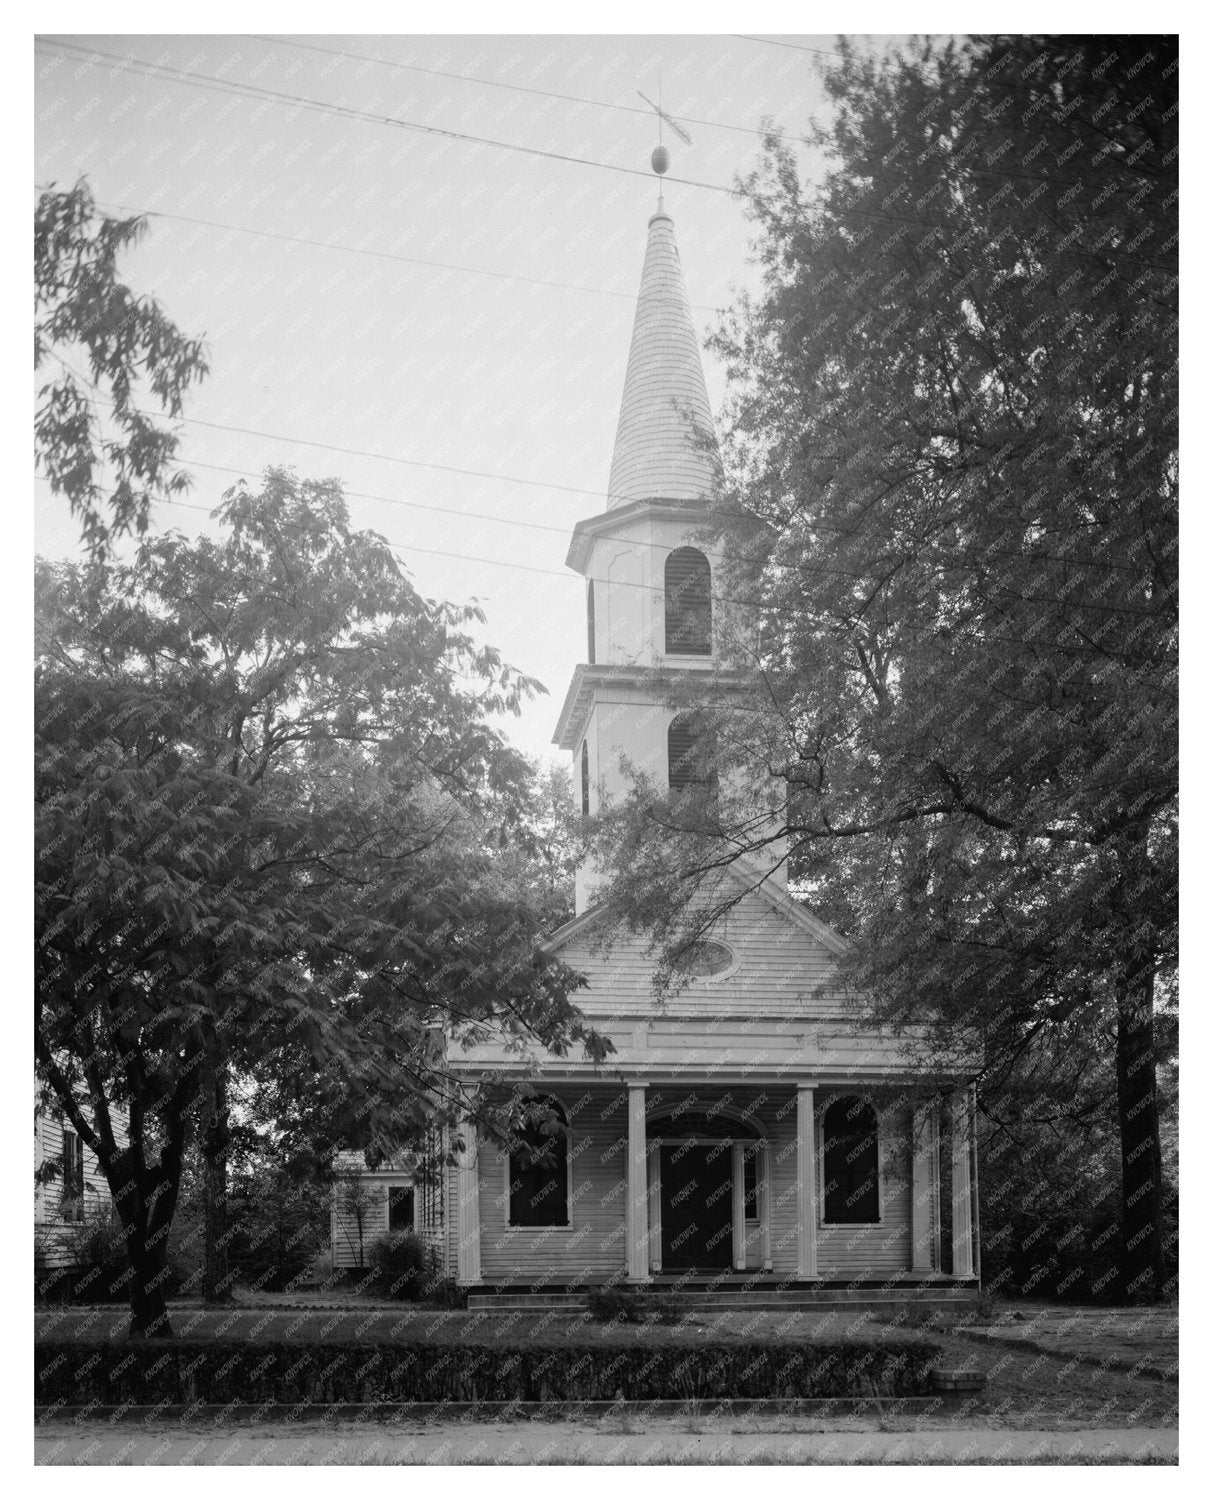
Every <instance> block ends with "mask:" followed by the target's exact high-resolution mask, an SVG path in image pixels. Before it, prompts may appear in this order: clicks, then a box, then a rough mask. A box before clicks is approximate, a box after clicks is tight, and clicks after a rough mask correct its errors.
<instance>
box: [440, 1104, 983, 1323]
mask: <svg viewBox="0 0 1213 1500" xmlns="http://www.w3.org/2000/svg"><path fill="white" fill-rule="evenodd" d="M544 1092H545V1095H547V1096H548V1097H550V1098H551V1099H552V1100H553V1103H554V1105H555V1106H557V1107H558V1108H559V1109H560V1111H561V1113H562V1114H563V1115H564V1116H565V1118H566V1120H567V1126H566V1132H565V1140H564V1153H565V1154H564V1157H563V1158H562V1165H561V1168H560V1171H561V1172H562V1173H564V1174H567V1175H565V1176H564V1177H563V1180H561V1181H555V1180H550V1181H548V1182H547V1183H546V1185H545V1186H544V1187H543V1189H542V1192H541V1193H540V1195H539V1196H540V1197H543V1196H544V1195H548V1202H549V1203H550V1204H551V1205H553V1206H554V1212H551V1213H550V1214H549V1215H548V1217H547V1218H546V1219H545V1218H544V1217H543V1216H542V1214H540V1215H539V1216H538V1217H537V1216H535V1215H533V1214H532V1215H527V1214H525V1213H522V1212H520V1210H519V1205H518V1202H517V1201H516V1200H517V1189H518V1180H517V1177H516V1173H515V1170H514V1167H515V1166H516V1163H514V1164H512V1161H511V1158H510V1156H509V1154H508V1153H507V1152H505V1151H504V1150H502V1149H500V1148H498V1147H496V1146H494V1145H491V1144H489V1143H487V1142H478V1141H477V1140H476V1139H475V1135H474V1132H472V1131H471V1130H470V1128H465V1131H464V1148H465V1149H464V1152H463V1156H462V1159H461V1163H460V1166H459V1168H458V1169H457V1170H456V1172H455V1176H456V1188H457V1191H456V1194H455V1207H456V1214H455V1216H454V1217H455V1221H456V1222H455V1224H454V1225H453V1226H452V1228H453V1230H454V1233H455V1236H456V1247H457V1255H456V1261H457V1274H458V1280H459V1282H460V1284H461V1285H463V1286H465V1287H467V1288H468V1289H469V1290H474V1292H475V1294H476V1296H477V1298H478V1302H477V1304H476V1305H481V1304H480V1301H479V1299H481V1298H484V1299H488V1298H492V1299H494V1302H495V1305H501V1303H500V1301H499V1300H498V1299H500V1298H503V1297H509V1298H516V1297H526V1298H528V1299H533V1298H543V1299H546V1298H548V1297H561V1298H579V1297H581V1296H584V1293H585V1290H586V1289H587V1288H588V1287H591V1286H594V1285H607V1284H616V1285H618V1284H628V1285H631V1286H634V1287H637V1288H642V1287H649V1288H652V1289H654V1290H658V1289H661V1290H675V1291H680V1292H684V1293H685V1294H686V1295H688V1296H691V1295H693V1296H696V1297H703V1296H712V1297H729V1298H736V1297H752V1296H761V1297H764V1298H767V1299H770V1298H772V1297H777V1298H780V1299H783V1300H784V1301H786V1300H787V1299H789V1298H790V1297H793V1296H796V1297H801V1296H804V1297H809V1296H812V1297H820V1298H824V1299H826V1300H827V1301H834V1300H837V1301H846V1300H848V1298H850V1299H851V1300H855V1298H856V1297H858V1298H859V1299H860V1300H864V1301H870V1300H871V1299H872V1297H873V1296H874V1295H875V1289H876V1288H877V1287H879V1289H880V1291H879V1296H880V1297H881V1298H884V1299H891V1300H897V1301H904V1300H909V1299H914V1298H919V1297H922V1296H925V1295H927V1294H931V1295H932V1296H935V1295H938V1294H940V1293H947V1294H948V1296H949V1298H950V1296H951V1294H952V1293H963V1294H965V1295H971V1294H972V1292H973V1291H974V1290H976V1288H977V1286H978V1281H979V1275H980V1271H979V1263H978V1257H977V1234H976V1223H975V1212H974V1200H975V1191H974V1189H975V1181H974V1171H973V1165H974V1163H973V1134H972V1113H971V1110H972V1102H971V1098H970V1095H969V1091H968V1090H967V1089H957V1090H954V1091H953V1092H952V1094H951V1098H950V1100H948V1101H947V1103H946V1105H945V1109H944V1111H943V1114H944V1115H945V1116H946V1129H945V1130H941V1111H940V1109H939V1105H938V1098H937V1097H935V1098H931V1099H928V1098H926V1097H925V1096H920V1095H917V1094H914V1093H912V1092H910V1091H898V1090H896V1089H892V1088H890V1086H889V1081H888V1079H887V1078H883V1079H869V1080H850V1081H848V1082H846V1083H843V1082H841V1081H838V1080H833V1079H829V1080H821V1081H818V1080H813V1081H812V1082H809V1081H804V1082H800V1081H797V1082H795V1083H791V1084H789V1083H788V1082H787V1081H786V1080H781V1081H780V1082H779V1083H778V1084H776V1083H775V1082H774V1081H771V1082H770V1083H768V1085H767V1086H765V1087H763V1086H757V1085H754V1084H752V1083H749V1084H746V1085H742V1084H734V1085H733V1086H731V1087H721V1086H719V1085H716V1086H714V1087H707V1086H705V1085H703V1084H701V1085H700V1086H699V1087H698V1088H686V1087H683V1088H674V1087H672V1086H671V1085H670V1084H668V1083H664V1082H663V1083H661V1084H655V1083H653V1082H651V1081H649V1080H643V1081H641V1080H635V1081H631V1080H629V1081H626V1082H623V1083H621V1084H618V1085H615V1086H614V1087H607V1088H603V1087H590V1086H588V1080H586V1079H585V1078H584V1077H579V1078H576V1079H575V1080H574V1079H566V1080H560V1079H557V1078H552V1079H551V1080H550V1081H545V1084H544ZM844 1118H857V1119H859V1120H860V1122H861V1124H863V1122H867V1123H866V1126H865V1128H863V1129H861V1127H860V1126H859V1125H857V1126H855V1127H854V1128H855V1130H856V1131H857V1132H858V1134H857V1135H852V1136H842V1137H841V1139H840V1133H839V1132H840V1127H839V1124H838V1122H839V1120H840V1119H844ZM945 1137H946V1139H945ZM853 1141H854V1142H855V1143H856V1144H854V1145H852V1142H853ZM945 1148H950V1149H945ZM941 1154H942V1156H943V1160H944V1161H945V1162H946V1165H947V1169H948V1170H947V1172H946V1181H945V1178H944V1174H943V1173H942V1172H941ZM848 1160H850V1162H851V1164H850V1165H848ZM866 1162H870V1167H869V1168H867V1169H866V1170H860V1169H861V1168H863V1166H864V1163H866ZM855 1163H858V1165H855ZM827 1169H828V1170H827ZM848 1171H850V1172H851V1173H852V1175H851V1176H850V1177H845V1178H844V1179H843V1180H841V1181H840V1172H842V1173H845V1172H848ZM848 1190H849V1191H848ZM945 1195H946V1200H947V1201H946V1205H945V1203H944V1198H945ZM945 1213H946V1218H947V1220H948V1223H947V1225H946V1228H947V1230H948V1233H947V1243H946V1244H945V1243H944V1236H943V1229H944V1227H945V1226H944V1224H943V1219H944V1217H945ZM526 1305H552V1304H549V1303H546V1302H543V1303H536V1302H534V1301H530V1302H528V1303H527V1304H526Z"/></svg>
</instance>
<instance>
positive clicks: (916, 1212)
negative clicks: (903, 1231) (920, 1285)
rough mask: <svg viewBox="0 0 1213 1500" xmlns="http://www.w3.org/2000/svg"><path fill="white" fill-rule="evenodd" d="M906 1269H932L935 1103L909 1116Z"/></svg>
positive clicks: (922, 1271)
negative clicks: (908, 1222) (907, 1246)
mask: <svg viewBox="0 0 1213 1500" xmlns="http://www.w3.org/2000/svg"><path fill="white" fill-rule="evenodd" d="M910 1131H911V1141H910V1151H911V1162H912V1167H911V1176H910V1248H911V1252H912V1254H911V1259H910V1270H911V1271H913V1272H914V1274H915V1275H923V1276H925V1275H926V1274H927V1273H928V1272H929V1271H932V1270H934V1269H935V1264H934V1260H933V1256H932V1251H933V1249H934V1245H935V1184H936V1178H937V1174H938V1163H937V1162H936V1161H935V1160H934V1156H935V1149H936V1146H935V1139H936V1138H935V1107H934V1106H933V1105H926V1104H923V1105H919V1106H918V1107H917V1108H916V1109H915V1110H914V1111H913V1112H912V1114H911V1116H910Z"/></svg>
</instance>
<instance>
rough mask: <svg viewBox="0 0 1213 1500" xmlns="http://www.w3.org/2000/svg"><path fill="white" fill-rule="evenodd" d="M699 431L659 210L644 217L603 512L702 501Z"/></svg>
mask: <svg viewBox="0 0 1213 1500" xmlns="http://www.w3.org/2000/svg"><path fill="white" fill-rule="evenodd" d="M697 426H698V427H699V428H701V429H703V430H705V431H708V432H711V431H713V427H712V411H711V408H710V407H709V405H708V392H707V387H706V386H705V385H704V381H703V365H702V363H701V361H700V357H699V341H698V339H697V338H696V337H695V325H694V323H693V322H692V321H691V306H690V303H689V302H688V301H687V289H686V283H685V281H684V280H683V276H682V262H681V261H680V260H679V258H678V245H677V243H676V242H675V239H674V221H673V219H671V218H670V216H669V214H667V213H666V212H665V211H664V210H662V209H659V210H658V211H657V213H655V214H654V215H653V217H652V218H651V219H650V220H649V243H648V248H647V249H646V251H645V256H644V270H643V271H642V272H641V276H640V297H639V300H638V301H637V304H636V322H635V325H634V327H633V329H632V347H631V350H630V351H629V353H628V373H627V377H626V379H625V380H624V383H623V404H622V406H621V407H620V410H619V427H618V429H617V431H616V433H615V453H614V457H613V458H612V460H611V479H610V483H609V484H608V486H607V509H608V510H613V509H614V508H615V507H616V506H618V505H628V504H630V503H631V502H633V501H636V500H665V501H675V502H683V503H686V502H693V501H704V502H706V501H707V499H708V497H709V496H710V494H711V492H712V488H713V485H714V482H715V470H714V465H713V461H712V457H711V455H710V454H708V453H705V452H704V451H703V449H702V448H701V447H700V445H699V440H698V438H697V436H696V431H695V429H696V427H697Z"/></svg>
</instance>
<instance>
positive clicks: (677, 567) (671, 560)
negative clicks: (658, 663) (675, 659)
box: [665, 547, 712, 656]
mask: <svg viewBox="0 0 1213 1500" xmlns="http://www.w3.org/2000/svg"><path fill="white" fill-rule="evenodd" d="M665 649H666V654H667V655H668V656H710V655H711V654H712V568H711V564H710V563H709V562H708V560H707V558H706V557H705V556H704V555H703V553H702V552H700V551H699V549H698V548H697V547H677V548H675V550H674V551H673V552H671V553H670V555H669V557H667V558H666V561H665Z"/></svg>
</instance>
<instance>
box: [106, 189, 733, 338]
mask: <svg viewBox="0 0 1213 1500" xmlns="http://www.w3.org/2000/svg"><path fill="white" fill-rule="evenodd" d="M97 206H98V208H100V209H101V211H102V212H103V213H126V214H137V215H139V216H140V217H141V218H147V219H172V220H175V221H176V222H177V223H179V224H201V225H204V226H205V227H206V228H207V229H222V230H225V231H228V232H230V233H233V234H251V235H259V236H261V237H262V238H264V239H267V240H283V241H285V242H287V243H289V244H292V245H311V246H313V247H314V248H316V249H317V250H339V251H341V252H342V253H343V254H345V255H369V256H372V257H374V258H375V259H377V260H394V261H400V262H401V263H402V264H404V265H409V266H425V267H427V268H428V269H430V270H436V271H457V272H460V273H461V274H463V275H464V276H488V277H491V278H492V279H493V280H495V281H521V282H525V283H526V284H527V285H528V286H545V287H554V288H556V289H557V290H559V291H566V292H586V293H590V294H592V295H594V296H596V297H618V298H622V299H623V300H624V301H625V302H635V301H636V293H635V292H615V291H611V290H610V288H608V287H603V286H578V285H577V284H576V283H575V282H572V281H549V280H546V279H544V278H543V277H541V276H523V275H522V274H520V273H519V272H515V271H489V270H486V269H484V268H483V267H479V266H458V265H454V264H452V263H450V262H448V261H442V260H423V259H421V258H420V257H419V256H415V255H398V254H396V253H395V252H394V251H389V250H371V249H369V248H367V247H364V246H360V245H334V244H332V243H331V242H329V241H327V240H312V239H307V238H306V237H305V236H303V235H298V234H282V233H280V232H278V231H275V230H273V229H253V228H251V227H250V226H248V225H247V224H224V223H221V222H220V221H219V220H217V219H197V218H194V217H192V216H191V215H189V214H175V213H169V212H168V211H167V210H165V209H160V208H135V207H134V206H133V205H131V204H129V203H112V204H110V205H108V207H107V206H106V205H105V204H102V203H98V205H97ZM689 305H690V307H691V308H692V309H693V310H694V311H695V312H705V313H717V312H719V311H720V308H718V307H706V306H704V305H703V304H702V303H698V302H692V303H690V304H689Z"/></svg>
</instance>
